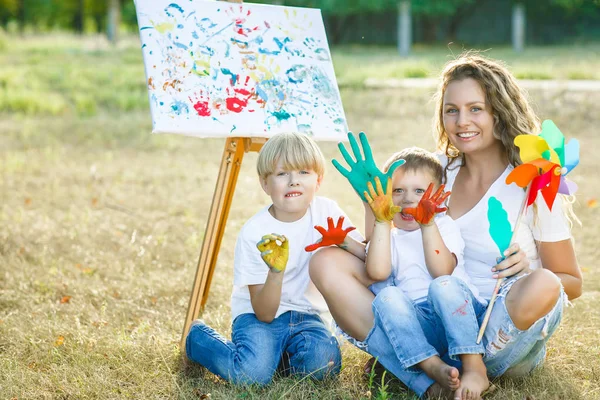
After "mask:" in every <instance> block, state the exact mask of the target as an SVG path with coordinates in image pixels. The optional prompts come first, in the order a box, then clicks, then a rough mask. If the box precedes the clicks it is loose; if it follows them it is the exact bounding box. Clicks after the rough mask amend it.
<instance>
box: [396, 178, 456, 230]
mask: <svg viewBox="0 0 600 400" xmlns="http://www.w3.org/2000/svg"><path fill="white" fill-rule="evenodd" d="M432 191H433V183H430V184H429V187H428V188H427V190H426V191H425V193H424V194H423V197H421V200H420V201H419V204H418V205H417V207H416V208H415V207H410V208H405V209H404V210H403V211H402V212H403V213H404V214H408V215H412V216H413V217H415V221H417V223H418V224H419V225H425V226H427V225H431V223H432V222H433V217H434V216H435V214H438V213H441V212H444V211H446V210H447V208H446V207H439V206H440V205H441V204H442V203H443V202H444V201H446V199H447V198H448V196H450V193H451V192H446V193H444V185H440V187H439V188H438V190H437V191H436V192H435V193H434V194H433V196H431V192H432ZM429 196H431V197H429Z"/></svg>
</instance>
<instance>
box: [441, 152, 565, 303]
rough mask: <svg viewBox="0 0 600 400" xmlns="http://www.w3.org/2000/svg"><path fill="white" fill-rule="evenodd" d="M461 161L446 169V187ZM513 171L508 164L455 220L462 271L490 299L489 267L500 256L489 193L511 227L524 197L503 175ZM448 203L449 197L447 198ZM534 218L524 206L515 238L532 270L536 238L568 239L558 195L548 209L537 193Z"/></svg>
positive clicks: (536, 260)
mask: <svg viewBox="0 0 600 400" xmlns="http://www.w3.org/2000/svg"><path fill="white" fill-rule="evenodd" d="M438 156H439V157H440V161H441V162H442V166H443V167H444V168H445V167H446V165H447V164H448V158H447V157H446V156H445V155H438ZM460 165H461V161H460V160H456V161H454V163H453V164H452V165H451V166H450V168H448V170H447V175H446V182H445V183H446V190H448V191H452V187H453V185H454V180H455V179H456V176H457V174H458V171H459V170H460ZM512 170H513V167H512V166H511V165H509V166H508V167H506V170H504V172H503V173H502V175H501V176H500V177H498V179H496V181H495V182H494V183H493V184H492V186H490V188H489V189H488V191H487V193H486V194H485V195H484V196H483V197H482V198H481V200H480V201H479V202H478V203H477V204H476V205H475V206H474V207H473V208H472V209H471V210H469V211H468V212H467V213H466V214H464V215H462V216H461V217H459V218H457V219H455V221H456V223H457V224H458V226H459V227H460V232H461V234H462V238H463V240H464V242H465V251H464V260H465V270H466V272H467V274H468V275H469V276H470V277H471V281H472V283H473V284H474V285H475V286H476V287H477V288H478V289H479V293H480V295H481V297H483V298H485V299H490V297H491V296H492V292H493V290H494V286H495V285H496V279H493V278H492V274H493V273H492V271H491V269H492V267H493V266H494V265H496V264H497V262H496V259H497V258H498V257H500V252H499V250H498V247H497V246H496V244H495V243H494V241H493V240H492V237H491V235H490V233H489V228H490V224H489V221H488V218H487V211H488V200H489V198H490V197H491V196H494V197H495V198H496V199H498V200H499V201H500V202H501V203H502V206H503V208H504V210H506V212H507V213H508V219H509V221H510V223H511V226H512V228H513V229H514V225H515V223H516V221H517V217H518V214H519V210H520V208H521V204H522V202H523V198H524V197H525V191H524V190H523V189H522V188H520V187H518V186H517V185H516V184H514V183H512V184H510V185H507V184H506V177H507V176H508V174H510V172H511V171H512ZM448 202H450V200H448ZM535 205H536V207H537V217H536V218H535V220H534V210H533V206H530V207H528V208H527V210H526V213H525V215H524V216H523V218H522V219H521V224H520V226H519V231H518V232H517V236H516V239H515V241H516V242H517V243H518V244H519V246H520V247H521V249H522V250H523V251H524V252H525V254H527V257H528V258H529V267H530V268H531V269H536V268H540V267H541V266H542V265H541V261H540V259H539V255H538V251H537V246H536V241H538V242H558V241H561V240H566V239H570V238H571V231H570V229H569V224H568V221H567V219H566V217H565V215H564V213H563V210H562V199H561V196H557V197H556V200H555V201H554V205H553V206H552V211H550V210H549V209H548V206H547V205H546V202H545V201H544V199H543V196H542V195H541V194H539V195H538V196H537V199H536V201H535Z"/></svg>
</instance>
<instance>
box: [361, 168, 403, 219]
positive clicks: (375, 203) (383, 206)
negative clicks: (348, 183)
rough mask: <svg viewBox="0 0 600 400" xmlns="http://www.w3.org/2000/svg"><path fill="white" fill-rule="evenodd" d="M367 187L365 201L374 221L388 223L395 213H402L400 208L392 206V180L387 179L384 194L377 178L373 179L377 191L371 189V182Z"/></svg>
mask: <svg viewBox="0 0 600 400" xmlns="http://www.w3.org/2000/svg"><path fill="white" fill-rule="evenodd" d="M367 187H368V189H369V192H370V194H369V193H367V192H366V191H365V192H364V195H365V199H366V200H367V202H368V203H369V206H370V207H371V210H373V214H374V215H375V219H376V220H377V221H378V222H386V221H388V222H389V221H391V220H392V219H394V215H396V213H399V212H400V211H402V207H400V206H396V205H394V202H393V201H392V178H388V181H387V186H386V189H385V192H384V191H383V187H382V186H381V181H380V180H379V177H378V176H376V177H375V187H376V188H377V191H375V190H374V189H373V184H372V183H371V182H367Z"/></svg>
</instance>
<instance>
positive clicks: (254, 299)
mask: <svg viewBox="0 0 600 400" xmlns="http://www.w3.org/2000/svg"><path fill="white" fill-rule="evenodd" d="M256 247H257V248H258V250H259V251H260V256H261V258H262V259H263V261H264V262H265V264H266V265H267V266H268V267H269V273H268V275H267V280H266V281H265V283H264V284H263V285H248V291H249V292H250V302H251V304H252V309H253V310H254V314H256V318H257V319H258V320H259V321H262V322H266V323H270V322H271V321H273V319H274V318H275V315H276V314H277V310H278V309H279V304H280V302H281V290H282V288H283V274H284V272H285V268H286V266H287V261H288V257H289V241H288V240H287V238H286V237H285V236H283V235H276V234H272V235H265V236H263V237H262V240H261V241H260V242H258V243H257V244H256Z"/></svg>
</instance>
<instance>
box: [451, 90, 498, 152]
mask: <svg viewBox="0 0 600 400" xmlns="http://www.w3.org/2000/svg"><path fill="white" fill-rule="evenodd" d="M443 100H444V103H443V107H444V110H443V111H444V120H443V121H444V130H445V131H446V134H447V135H448V140H449V141H450V143H451V144H452V145H454V147H456V148H457V149H458V151H460V152H461V153H464V154H473V153H476V152H479V151H485V150H488V149H490V148H492V147H494V146H501V145H502V142H500V140H498V139H496V138H495V137H494V116H493V115H492V110H491V106H490V105H489V104H487V103H486V96H485V92H484V91H483V89H482V87H481V85H479V83H478V82H477V81H476V80H474V79H472V78H466V79H463V80H460V81H452V82H450V83H449V84H448V87H447V88H446V91H445V93H444V99H443Z"/></svg>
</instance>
